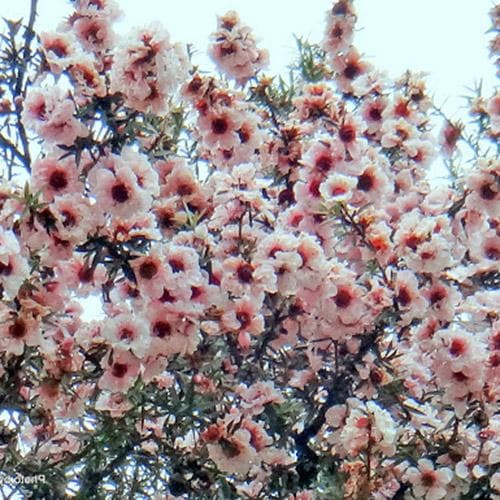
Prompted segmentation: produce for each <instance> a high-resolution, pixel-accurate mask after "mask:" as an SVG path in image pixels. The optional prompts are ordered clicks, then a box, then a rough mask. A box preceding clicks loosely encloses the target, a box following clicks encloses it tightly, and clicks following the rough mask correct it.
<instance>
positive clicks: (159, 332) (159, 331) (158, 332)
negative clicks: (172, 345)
mask: <svg viewBox="0 0 500 500" xmlns="http://www.w3.org/2000/svg"><path fill="white" fill-rule="evenodd" d="M171 334H172V327H171V326H170V325H169V324H168V323H167V322H166V321H157V322H156V323H155V324H154V325H153V335H154V336H155V337H158V338H160V339H163V338H165V337H169V336H170V335H171Z"/></svg>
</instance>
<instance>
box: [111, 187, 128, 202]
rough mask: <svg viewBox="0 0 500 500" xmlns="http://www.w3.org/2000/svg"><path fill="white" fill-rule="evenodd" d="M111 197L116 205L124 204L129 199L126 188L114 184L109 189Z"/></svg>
mask: <svg viewBox="0 0 500 500" xmlns="http://www.w3.org/2000/svg"><path fill="white" fill-rule="evenodd" d="M111 196H112V198H113V200H115V201H116V202H117V203H125V202H126V201H127V200H128V199H129V192H128V189H127V186H125V185H124V184H121V183H120V184H115V185H114V186H113V187H112V188H111Z"/></svg>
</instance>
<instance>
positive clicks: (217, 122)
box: [212, 118, 229, 135]
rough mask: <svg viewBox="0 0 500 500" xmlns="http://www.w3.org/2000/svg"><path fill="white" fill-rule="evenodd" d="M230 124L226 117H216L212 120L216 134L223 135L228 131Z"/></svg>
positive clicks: (213, 130)
mask: <svg viewBox="0 0 500 500" xmlns="http://www.w3.org/2000/svg"><path fill="white" fill-rule="evenodd" d="M228 128H229V124H228V123H227V120H226V119H225V118H214V119H213V120H212V132H213V133H214V134H216V135H223V134H225V133H226V132H227V129H228Z"/></svg>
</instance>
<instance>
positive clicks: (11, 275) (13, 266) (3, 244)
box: [0, 226, 30, 299]
mask: <svg viewBox="0 0 500 500" xmlns="http://www.w3.org/2000/svg"><path fill="white" fill-rule="evenodd" d="M29 274H30V270H29V266H28V262H27V260H26V258H25V257H24V256H23V255H22V254H21V248H20V246H19V242H18V240H17V238H16V236H15V235H14V233H13V232H12V231H6V230H4V229H3V227H1V226H0V287H1V289H2V290H3V295H4V297H5V298H9V299H13V298H14V297H15V296H16V295H17V293H18V291H19V288H20V287H21V285H22V284H23V282H24V280H25V279H26V278H28V276H29Z"/></svg>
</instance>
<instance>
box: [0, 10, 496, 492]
mask: <svg viewBox="0 0 500 500" xmlns="http://www.w3.org/2000/svg"><path fill="white" fill-rule="evenodd" d="M33 5H36V2H33ZM490 14H491V19H492V21H493V29H492V32H493V34H494V36H495V37H496V38H494V39H493V41H492V43H491V52H492V55H493V56H494V57H498V54H499V42H498V40H499V31H500V7H498V6H497V7H494V8H493V9H492V10H491V13H490ZM118 15H119V12H118V8H117V4H115V3H114V2H113V1H112V0H76V1H75V2H74V12H73V14H72V15H71V16H70V17H69V18H68V19H66V20H65V21H64V22H63V23H62V24H61V25H60V27H59V28H58V30H57V31H54V32H49V33H40V34H39V36H38V38H35V33H34V31H33V23H34V19H35V12H34V10H33V11H32V12H31V16H30V19H29V21H28V24H27V25H26V26H24V25H22V24H21V23H20V22H12V21H9V22H7V31H6V34H5V36H4V37H3V39H2V40H3V41H2V52H1V66H0V71H1V74H2V79H1V80H0V89H1V91H0V92H1V96H2V101H1V111H0V120H1V122H2V128H1V132H0V144H1V146H2V149H1V155H2V159H3V167H4V177H3V180H4V182H3V184H2V186H1V189H0V317H1V322H0V356H1V357H0V359H1V367H0V376H1V391H0V409H1V412H0V422H1V427H2V444H1V445H0V458H1V461H2V468H1V473H0V474H1V475H9V474H11V475H14V474H22V475H24V476H30V475H37V477H38V475H43V476H44V478H45V481H44V482H41V481H37V482H33V483H29V482H25V483H23V484H18V485H12V484H11V485H10V486H9V488H11V489H10V490H9V491H12V490H13V489H16V488H17V490H18V491H22V492H23V495H27V494H30V495H32V496H33V497H34V498H82V499H83V498H85V499H87V498H137V499H139V498H158V499H159V498H170V499H174V498H179V499H180V498H193V499H203V498H206V499H214V498H220V499H231V498H260V499H271V498H276V499H283V498H286V499H289V500H299V499H300V500H305V499H336V498H338V499H340V498H346V499H359V500H362V499H367V498H374V499H384V498H425V499H427V500H438V499H442V498H443V499H444V498H445V499H453V498H457V499H458V498H500V471H499V470H498V465H499V462H500V453H499V451H498V450H499V449H500V448H499V447H498V441H499V436H500V420H499V417H498V406H497V401H498V396H499V393H498V382H499V376H500V368H499V366H500V320H499V317H498V311H499V306H500V294H499V291H498V286H499V284H500V270H499V256H500V238H499V236H500V223H499V222H500V221H499V219H500V182H499V179H500V177H499V176H500V161H499V160H498V156H497V153H498V149H497V148H498V144H497V140H498V137H499V134H500V125H499V124H500V107H499V102H500V100H499V99H500V97H499V94H498V93H497V94H495V95H493V96H491V97H489V98H488V97H485V96H482V95H481V94H478V95H477V96H475V97H474V98H473V99H471V103H470V104H471V106H470V118H471V122H470V123H469V124H468V125H464V124H462V123H458V122H452V121H450V120H447V119H446V118H444V119H443V125H442V129H441V132H438V133H436V132H435V131H434V130H435V129H434V124H435V123H436V121H437V120H438V119H440V117H441V115H440V112H439V110H437V109H436V107H435V106H434V105H433V103H432V101H431V99H430V98H429V96H428V94H427V90H426V86H425V82H424V81H423V79H422V78H421V76H420V75H419V74H415V73H412V72H407V73H406V74H404V75H403V76H402V77H401V78H400V79H398V80H396V81H390V80H389V79H388V78H387V77H386V76H385V75H384V74H383V73H381V72H379V71H377V70H376V69H374V68H373V67H372V66H371V64H370V63H369V62H367V61H365V60H364V59H363V57H362V55H361V54H360V53H359V52H358V51H357V50H356V48H355V46H354V45H353V33H354V26H355V22H356V13H355V10H354V5H353V3H352V2H351V0H339V1H337V2H336V3H334V5H333V6H332V8H331V10H330V11H329V12H328V13H327V17H326V28H325V34H324V40H323V42H322V44H321V45H315V44H311V43H308V42H305V41H303V40H300V39H299V40H298V49H299V58H298V62H297V63H296V64H295V66H294V69H293V72H292V76H291V79H290V81H289V82H286V81H284V80H283V79H278V78H271V77H268V76H265V75H264V74H263V73H262V72H263V70H265V66H266V63H267V61H268V54H267V52H266V51H265V50H264V49H262V48H260V47H259V44H258V43H257V41H256V40H255V38H254V36H253V35H252V31H251V30H250V28H248V27H247V26H245V25H244V24H243V22H242V21H241V20H240V19H239V17H238V15H237V14H236V13H235V12H229V13H227V14H225V15H224V16H222V17H220V18H219V21H218V26H217V31H216V32H215V34H214V35H213V37H212V39H211V43H210V47H209V54H210V55H211V57H212V58H213V60H214V61H215V63H216V64H217V66H218V69H219V70H220V73H221V74H220V75H219V76H215V75H209V74H207V73H204V72H202V71H200V70H198V69H197V68H196V67H194V66H193V65H192V64H191V58H190V52H189V51H188V50H187V49H186V48H184V47H182V46H180V45H179V44H176V43H174V42H172V41H171V40H170V39H169V36H168V34H167V32H166V31H165V29H164V28H163V27H162V26H161V25H159V24H154V25H151V26H148V27H144V28H139V29H136V30H134V31H133V32H132V33H131V34H129V35H127V36H125V37H119V36H118V35H117V34H116V33H115V32H114V31H113V21H114V20H116V19H117V17H118ZM36 40H39V44H38V45H37V46H36V47H35V41H36ZM497 65H498V59H497ZM437 161H444V162H445V163H446V165H447V166H448V167H449V170H450V183H449V185H448V186H441V187H431V186H432V184H431V183H430V182H429V181H430V180H431V177H432V168H433V166H434V165H435V164H436V162H437ZM23 171H24V172H28V173H29V179H28V181H27V182H26V184H25V186H22V182H20V181H19V176H20V174H21V173H22V172H23ZM96 297H97V298H98V300H99V303H100V305H101V306H102V311H103V313H104V314H103V315H102V316H103V317H102V319H99V316H98V315H95V314H94V319H92V320H90V321H86V320H84V318H83V316H82V314H83V312H84V309H85V308H87V307H89V305H88V304H89V303H91V302H89V300H88V299H89V298H90V299H92V298H93V299H94V301H96V300H97V299H96ZM2 477H3V476H2ZM3 488H4V490H2V491H3V492H5V491H7V490H5V488H7V486H3Z"/></svg>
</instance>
